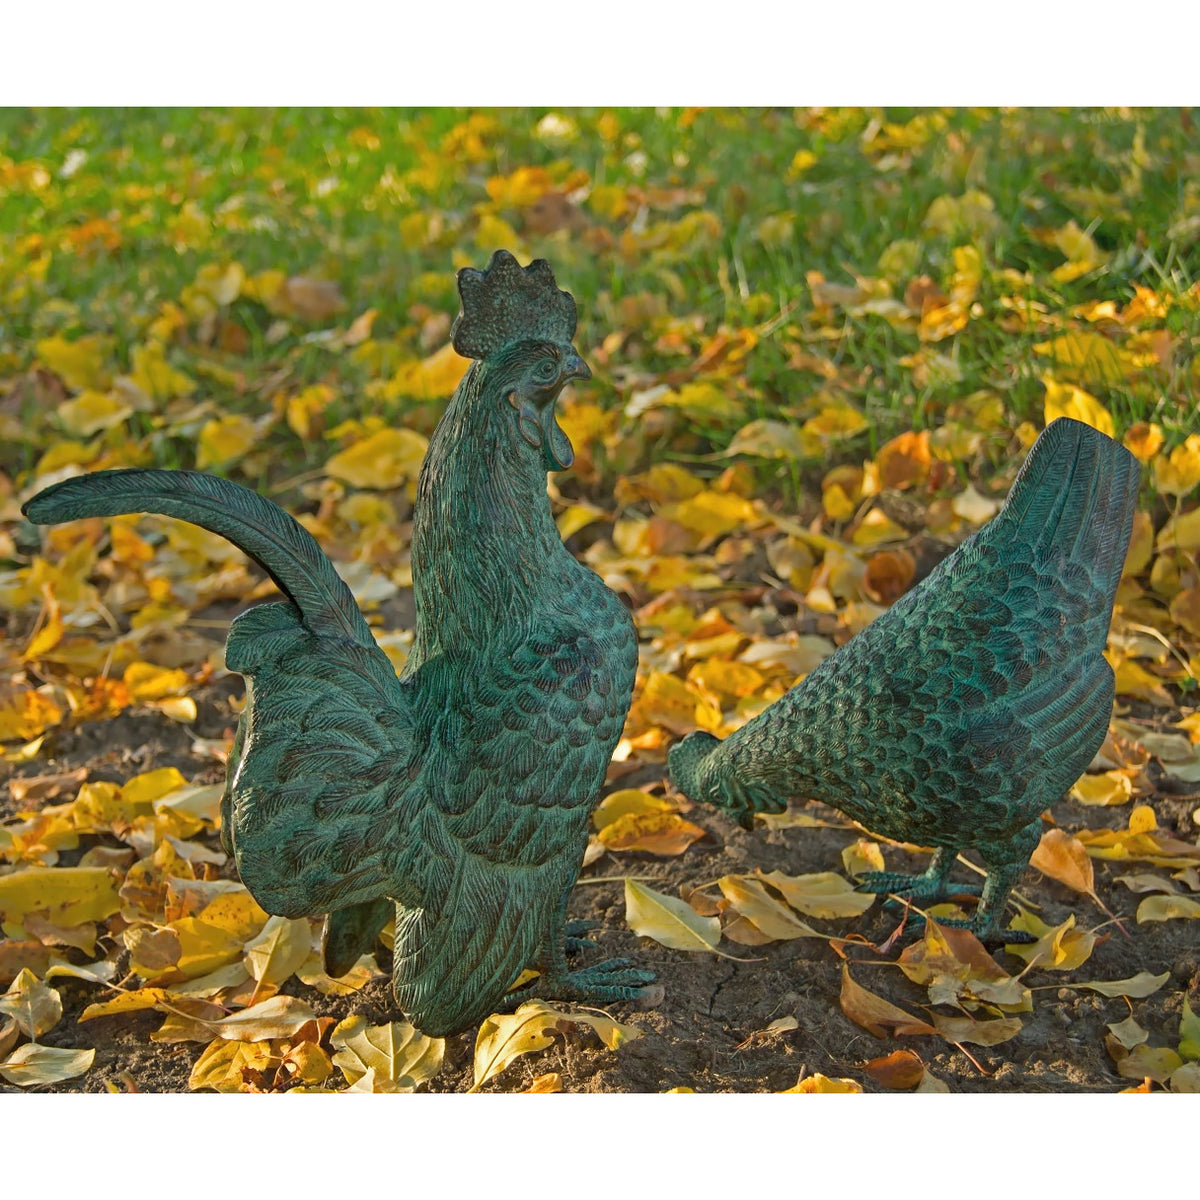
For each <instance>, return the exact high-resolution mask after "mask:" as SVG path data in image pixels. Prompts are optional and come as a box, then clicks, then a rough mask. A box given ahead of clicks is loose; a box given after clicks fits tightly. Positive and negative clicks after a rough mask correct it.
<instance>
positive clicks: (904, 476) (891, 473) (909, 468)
mask: <svg viewBox="0 0 1200 1200" xmlns="http://www.w3.org/2000/svg"><path fill="white" fill-rule="evenodd" d="M931 465H932V459H931V457H930V453H929V431H928V430H927V429H923V430H921V431H920V432H913V431H911V430H910V431H907V432H905V433H902V434H900V435H899V436H898V437H894V438H892V440H891V441H890V442H885V443H884V444H883V445H882V446H880V448H879V453H878V454H877V455H876V456H875V469H876V470H877V471H878V473H879V482H880V484H881V486H883V487H885V488H897V489H904V488H910V487H912V486H913V485H914V484H920V483H924V482H925V480H926V479H927V478H928V477H929V469H930V466H931Z"/></svg>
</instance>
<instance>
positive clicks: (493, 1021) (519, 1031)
mask: <svg viewBox="0 0 1200 1200" xmlns="http://www.w3.org/2000/svg"><path fill="white" fill-rule="evenodd" d="M579 1025H586V1026H587V1027H588V1028H590V1029H592V1030H594V1031H595V1032H596V1034H597V1035H598V1036H599V1038H600V1040H601V1041H602V1042H603V1043H604V1045H605V1046H607V1047H608V1049H610V1050H615V1049H616V1048H617V1047H618V1046H620V1045H621V1044H622V1043H624V1042H627V1041H632V1040H633V1039H635V1038H639V1037H641V1036H642V1034H641V1030H640V1029H637V1028H636V1027H634V1026H632V1025H623V1024H621V1023H620V1022H618V1021H614V1020H612V1019H611V1018H610V1017H607V1016H604V1015H602V1014H599V1013H591V1012H563V1011H561V1010H559V1009H556V1008H551V1007H550V1006H549V1005H547V1004H543V1003H542V1002H541V1001H540V1000H530V1001H528V1002H527V1003H525V1004H522V1005H521V1007H520V1008H518V1009H517V1011H516V1012H515V1013H510V1014H507V1015H500V1014H496V1015H493V1016H490V1017H488V1019H487V1020H486V1021H484V1023H483V1024H482V1025H481V1026H480V1027H479V1033H478V1035H477V1036H476V1039H475V1081H474V1083H473V1084H472V1085H471V1091H473V1092H476V1091H478V1090H479V1089H480V1088H481V1087H482V1086H483V1085H484V1084H485V1083H487V1082H488V1081H489V1080H491V1079H494V1078H495V1077H496V1076H497V1075H499V1074H500V1072H501V1071H503V1070H504V1069H505V1068H506V1067H507V1066H508V1065H509V1064H510V1063H512V1062H513V1061H514V1060H515V1059H517V1058H519V1057H520V1056H521V1055H523V1054H529V1053H531V1052H532V1051H534V1050H544V1049H545V1048H546V1047H547V1046H549V1045H550V1044H551V1043H552V1042H553V1040H554V1037H553V1035H554V1034H555V1033H565V1032H566V1031H567V1030H569V1029H572V1028H575V1027H576V1026H579Z"/></svg>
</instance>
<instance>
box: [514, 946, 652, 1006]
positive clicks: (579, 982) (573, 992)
mask: <svg viewBox="0 0 1200 1200" xmlns="http://www.w3.org/2000/svg"><path fill="white" fill-rule="evenodd" d="M653 982H654V973H653V972H652V971H643V970H640V969H639V968H637V967H635V966H634V965H633V964H632V963H631V962H630V961H629V959H627V958H610V959H608V960H606V961H605V962H602V963H597V964H596V965H595V966H592V967H584V968H583V969H582V970H579V971H568V972H567V973H566V974H565V975H561V976H556V975H555V974H553V973H551V974H544V975H539V976H538V978H537V979H535V980H533V981H532V982H531V983H530V984H529V985H528V986H527V987H523V988H521V990H520V991H518V992H511V993H510V994H509V995H508V996H507V997H506V998H505V1001H504V1005H505V1007H504V1009H502V1010H498V1011H512V1010H513V1009H515V1008H517V1007H518V1006H519V1005H522V1004H524V1003H525V1001H526V1000H574V1001H576V1002H582V1003H588V1002H590V1003H593V1004H612V1003H614V1002H615V1001H618V1000H638V999H640V998H641V997H642V995H643V992H644V989H645V988H646V985H647V984H651V983H653Z"/></svg>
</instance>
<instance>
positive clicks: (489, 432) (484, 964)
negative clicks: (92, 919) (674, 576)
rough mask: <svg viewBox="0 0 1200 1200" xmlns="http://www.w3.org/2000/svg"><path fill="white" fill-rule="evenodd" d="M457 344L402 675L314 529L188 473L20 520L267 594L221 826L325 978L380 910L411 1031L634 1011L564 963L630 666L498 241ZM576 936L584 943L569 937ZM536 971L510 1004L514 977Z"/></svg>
mask: <svg viewBox="0 0 1200 1200" xmlns="http://www.w3.org/2000/svg"><path fill="white" fill-rule="evenodd" d="M458 286H459V294H460V296H461V300H462V312H461V313H460V315H459V317H458V320H457V321H456V323H455V326H454V329H453V331H452V337H453V342H454V346H455V348H456V350H457V351H458V352H459V353H460V354H462V355H464V356H466V357H469V358H472V359H474V360H476V361H474V362H473V363H472V364H471V367H470V369H469V370H468V371H467V373H466V375H465V376H464V377H463V380H462V382H461V384H460V385H459V387H458V389H457V391H456V392H455V393H454V396H453V398H452V399H451V401H450V403H449V406H448V408H447V410H446V412H445V414H444V416H443V417H442V420H441V422H440V423H439V425H438V427H437V429H436V431H435V432H434V435H433V437H432V439H431V441H430V445H429V450H428V453H427V455H426V458H425V462H424V464H423V466H422V468H421V474H420V479H419V481H418V493H417V503H416V513H415V519H414V530H413V544H412V566H413V590H414V594H415V601H416V634H415V639H414V643H413V647H412V652H411V654H410V656H409V658H408V661H407V663H406V665H405V668H404V671H403V674H402V675H401V676H399V677H397V676H396V674H395V672H394V671H393V669H392V666H391V664H390V662H389V660H388V659H387V657H386V656H385V655H384V653H383V651H382V650H380V648H379V647H378V645H377V644H376V643H375V640H374V638H373V636H372V634H371V631H370V629H369V628H368V626H367V623H366V621H365V620H364V618H363V616H362V614H361V612H360V611H359V608H358V606H357V604H356V603H355V601H354V598H353V596H352V595H351V593H350V591H349V589H348V588H347V587H346V585H345V583H343V581H342V580H341V578H340V577H339V576H338V574H337V572H336V571H335V570H334V568H333V565H332V563H330V561H329V560H328V558H326V556H325V555H324V553H323V552H322V551H321V549H320V547H319V546H318V545H317V543H316V542H315V541H314V540H313V538H312V537H311V536H310V535H309V534H308V533H307V532H306V531H305V530H304V529H303V528H302V527H301V526H300V525H298V524H297V523H296V522H295V521H294V520H293V519H292V518H291V517H290V516H289V515H288V514H287V513H285V512H284V511H283V510H282V509H280V508H279V507H278V506H276V505H275V504H273V503H271V502H270V501H268V500H265V499H263V498H262V497H260V496H259V495H257V494H256V493H254V492H251V491H248V490H247V489H245V488H242V487H239V486H238V485H236V484H233V483H230V482H228V481H227V480H224V479H221V478H217V477H215V476H211V475H206V474H202V473H198V472H190V471H154V470H121V471H102V472H97V473H95V474H91V475H84V476H80V477H77V478H74V479H70V480H67V481H65V482H62V483H59V484H56V485H55V486H53V487H50V488H47V489H46V490H45V491H43V492H41V493H40V494H38V495H37V496H35V497H34V498H33V499H31V500H30V501H29V502H28V503H27V504H26V506H25V513H26V515H27V516H28V517H29V518H30V520H32V521H36V522H39V523H43V524H45V523H52V522H59V521H66V520H71V519H74V518H79V517H91V516H113V515H117V514H122V513H135V512H152V513H161V514H166V515H169V516H172V517H178V518H180V519H182V520H185V521H190V522H192V523H194V524H197V525H201V526H203V527H204V528H206V529H209V530H212V531H214V532H216V533H219V534H221V535H222V536H224V537H226V538H228V539H229V540H230V541H232V542H233V543H235V544H236V545H237V546H239V547H240V548H241V549H242V550H244V551H245V552H246V553H247V554H248V555H250V556H251V557H252V558H253V559H254V560H255V561H256V562H258V563H259V564H260V565H261V566H262V567H263V568H264V570H266V571H267V573H268V574H269V575H270V576H271V578H272V579H273V580H274V581H275V583H276V584H277V585H278V587H279V589H280V591H281V592H282V593H283V594H284V596H285V597H286V600H284V601H283V602H277V603H270V604H265V605H261V606H259V607H256V608H252V609H250V610H248V611H247V612H244V613H242V614H241V615H240V616H239V617H238V618H237V619H236V620H235V621H234V622H233V625H232V627H231V628H230V631H229V640H228V646H227V649H226V662H227V664H228V666H229V667H230V669H231V670H234V671H238V672H240V673H241V674H242V675H244V676H245V677H246V706H245V709H244V712H243V714H242V718H241V721H240V723H239V726H238V730H237V735H236V738H235V741H234V747H233V751H232V754H231V756H230V760H229V770H228V779H227V784H226V789H225V794H224V799H223V803H222V836H223V838H224V839H225V842H226V846H227V849H228V850H229V851H230V852H231V853H232V855H233V856H234V859H235V861H236V864H237V868H238V871H239V873H240V874H241V877H242V880H243V881H244V883H245V884H246V887H247V888H248V889H249V890H250V892H251V894H252V895H253V896H254V898H255V899H256V900H257V901H258V903H259V904H260V905H261V906H262V907H263V908H264V909H265V910H266V911H267V912H269V913H276V914H279V915H281V916H285V917H301V916H305V915H308V914H316V913H322V912H325V913H328V914H329V916H328V919H327V923H326V930H325V947H324V949H325V960H326V966H327V969H328V970H329V972H330V973H331V974H335V975H336V974H341V973H343V972H344V971H345V970H347V969H348V968H349V967H350V966H351V965H352V964H353V963H354V962H355V960H356V959H357V958H358V956H359V955H360V954H361V953H363V952H365V951H367V950H369V949H370V947H371V945H372V944H373V943H374V941H375V938H376V936H377V935H378V933H379V932H380V930H381V929H382V927H383V925H384V924H385V923H386V922H387V921H388V920H389V919H390V918H391V917H392V916H393V915H394V916H395V920H396V926H395V928H396V937H395V959H394V968H393V985H394V989H395V995H396V1000H397V1002H398V1004H399V1005H400V1007H401V1008H402V1009H403V1010H404V1011H405V1012H406V1013H407V1014H408V1015H409V1018H410V1019H411V1020H412V1022H413V1023H414V1024H415V1025H417V1026H418V1027H419V1028H421V1029H422V1030H423V1031H424V1032H425V1033H427V1034H429V1035H432V1036H442V1035H445V1034H449V1033H454V1032H458V1031H460V1030H463V1029H466V1028H469V1027H471V1026H473V1025H476V1024H478V1023H479V1022H480V1021H481V1020H482V1019H483V1018H484V1017H486V1016H487V1015H488V1014H489V1013H491V1012H494V1011H496V1010H497V1009H498V1008H503V1007H511V1006H512V1005H513V1004H515V1003H518V1002H520V1001H522V1000H525V999H528V998H531V997H543V996H544V997H556V998H560V999H573V1000H591V1001H597V1002H608V1001H614V1000H623V999H632V998H634V997H635V996H637V995H639V994H640V989H641V988H642V986H643V985H645V984H647V983H649V982H651V981H652V979H653V976H652V975H651V974H649V973H648V972H645V971H641V970H637V969H634V968H633V967H631V965H630V964H629V963H628V962H627V961H625V960H623V959H612V960H609V961H607V962H602V963H599V964H596V965H593V966H591V967H588V968H580V969H575V970H570V969H569V968H568V964H567V962H566V952H567V950H568V949H569V948H572V946H574V947H576V948H577V947H578V946H579V944H580V943H581V942H582V939H581V938H580V937H578V936H577V934H578V932H579V930H578V929H577V928H576V927H574V926H570V927H569V926H568V924H567V922H566V909H567V898H568V896H569V894H570V891H571V889H572V887H573V885H574V883H575V880H576V878H577V876H578V874H579V869H580V865H581V862H582V858H583V851H584V847H585V845H586V843H587V838H588V824H589V817H590V815H591V811H592V809H593V808H594V807H595V804H596V802H597V800H598V798H599V794H600V787H601V784H602V782H603V780H604V775H605V770H606V767H607V765H608V762H609V758H610V756H611V754H612V751H613V748H614V746H615V745H616V742H617V739H618V738H619V736H620V733H621V729H622V726H623V724H624V720H625V715H626V712H627V711H628V708H629V702H630V697H631V694H632V690H633V682H634V673H635V669H636V665H637V640H636V635H635V633H634V628H633V623H632V620H631V619H630V616H629V614H628V613H627V611H626V609H625V607H624V605H623V604H622V603H621V601H620V600H619V599H618V598H617V597H616V596H615V595H614V594H613V593H612V592H611V591H609V590H608V588H606V587H605V586H604V584H603V583H602V582H601V580H600V579H599V578H598V576H596V575H595V574H594V573H593V572H592V571H590V570H588V569H587V568H586V567H584V566H582V565H580V564H579V563H578V562H577V561H576V560H575V559H574V558H573V557H572V556H571V554H570V553H569V552H568V551H567V550H566V548H565V547H564V546H563V544H562V542H561V540H560V539H559V536H558V531H557V529H556V528H555V524H554V520H553V518H552V515H551V511H550V505H549V500H548V498H547V495H546V472H547V471H548V470H561V469H563V468H565V467H567V466H569V465H570V463H571V461H572V458H573V451H572V448H571V444H570V441H569V440H568V438H567V437H566V435H565V434H564V432H563V431H562V429H561V428H560V426H559V425H558V423H557V421H556V420H555V401H556V399H557V397H558V395H559V392H560V391H561V389H562V388H563V386H564V385H565V384H566V383H567V382H568V381H570V380H572V379H586V378H588V377H589V374H590V372H589V371H588V368H587V366H586V365H585V364H584V362H583V360H582V359H581V358H580V356H579V355H578V354H577V353H576V351H575V349H574V348H573V346H572V339H573V338H574V334H575V321H576V313H575V301H574V299H573V298H572V297H571V295H570V294H569V293H567V292H563V291H559V290H558V288H557V287H556V286H555V282H554V277H553V275H552V273H551V270H550V267H549V265H548V264H547V263H546V262H545V261H544V260H538V261H536V262H534V263H532V264H531V265H530V266H529V267H527V268H524V269H522V268H521V267H520V266H519V265H518V263H517V261H516V259H515V258H513V257H512V255H511V254H508V253H507V252H505V251H498V252H497V253H496V254H495V255H494V256H493V258H492V261H491V263H490V265H489V267H488V269H487V270H486V271H478V270H474V269H466V270H463V271H461V272H459V277H458ZM583 944H584V945H590V943H586V942H583ZM530 967H532V968H536V970H537V971H538V972H540V975H539V977H538V978H537V979H535V980H534V982H533V983H532V984H530V985H528V986H526V987H525V988H523V989H520V990H518V991H516V992H511V993H510V992H509V989H510V988H511V987H512V985H513V984H514V982H515V981H516V979H517V978H518V976H519V975H520V973H521V972H522V970H524V969H526V968H530Z"/></svg>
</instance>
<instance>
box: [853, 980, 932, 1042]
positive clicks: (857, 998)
mask: <svg viewBox="0 0 1200 1200" xmlns="http://www.w3.org/2000/svg"><path fill="white" fill-rule="evenodd" d="M839 999H840V1001H841V1006H842V1012H844V1013H845V1014H846V1016H848V1017H849V1018H850V1020H852V1021H853V1022H854V1023H855V1024H856V1025H861V1026H862V1027H863V1028H864V1029H865V1030H867V1032H868V1033H872V1034H874V1035H875V1036H876V1037H877V1038H883V1037H886V1036H887V1034H888V1031H889V1030H890V1031H891V1032H892V1033H894V1034H896V1035H897V1036H900V1035H903V1034H930V1033H937V1030H936V1029H934V1028H933V1026H932V1025H930V1024H928V1023H927V1022H925V1021H922V1020H921V1019H920V1018H919V1017H914V1016H913V1015H912V1014H911V1013H907V1012H905V1011H904V1009H902V1008H898V1007H897V1006H896V1005H895V1004H892V1003H891V1002H890V1001H888V1000H885V999H884V998H883V997H882V996H877V995H875V993H874V992H869V991H868V990H867V989H866V988H865V987H862V986H861V985H860V984H858V983H855V982H854V980H853V979H851V977H850V966H849V964H848V963H843V964H842V992H841V996H840V998H839Z"/></svg>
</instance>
